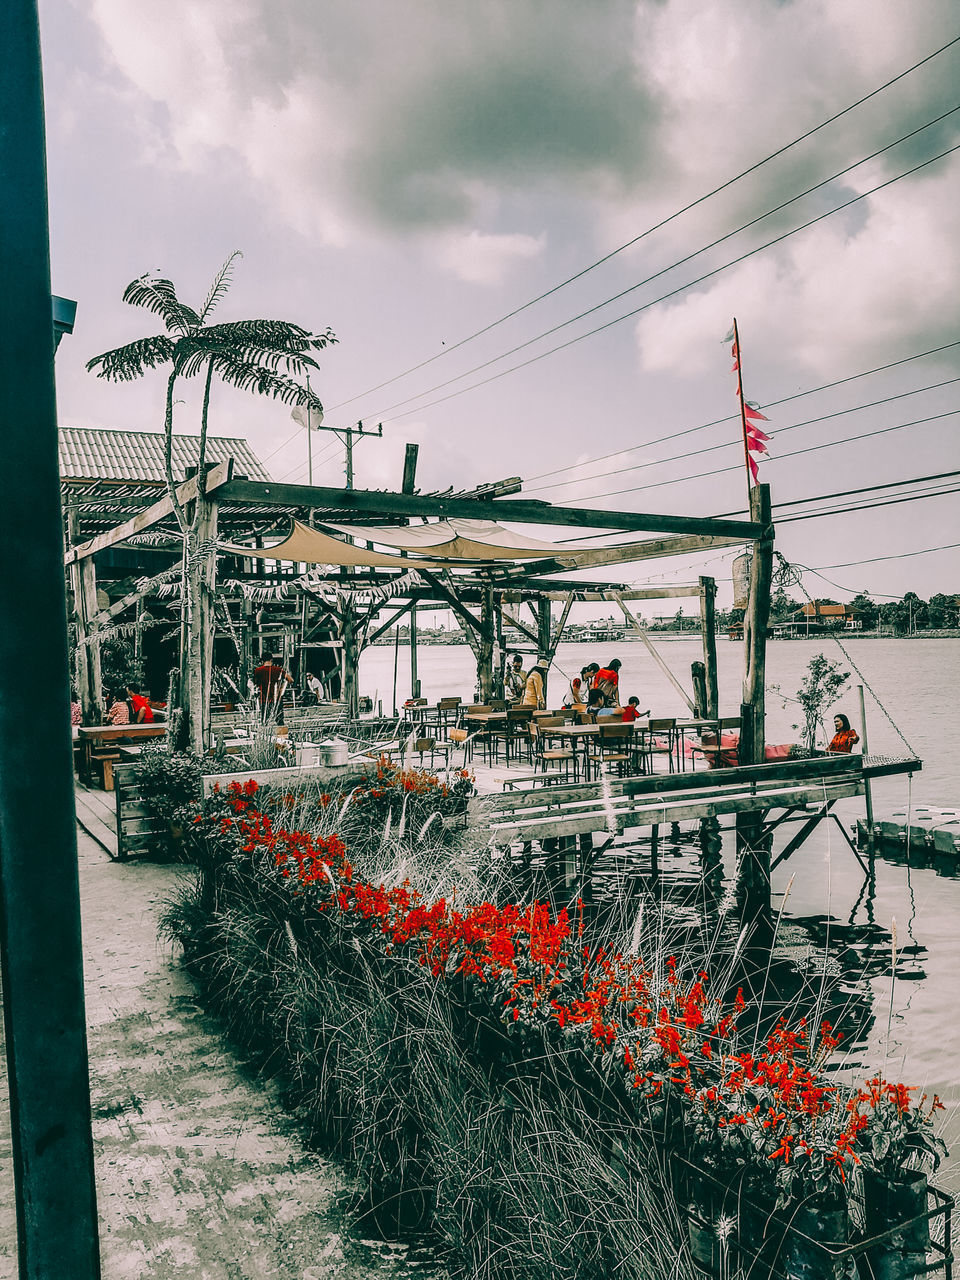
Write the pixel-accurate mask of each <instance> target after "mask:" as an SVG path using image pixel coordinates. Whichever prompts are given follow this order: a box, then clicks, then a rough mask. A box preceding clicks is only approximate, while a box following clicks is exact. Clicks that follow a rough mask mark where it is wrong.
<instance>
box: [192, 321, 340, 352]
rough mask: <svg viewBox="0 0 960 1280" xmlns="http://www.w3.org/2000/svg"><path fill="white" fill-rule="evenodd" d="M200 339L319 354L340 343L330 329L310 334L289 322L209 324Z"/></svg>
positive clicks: (216, 343) (219, 343) (222, 343)
mask: <svg viewBox="0 0 960 1280" xmlns="http://www.w3.org/2000/svg"><path fill="white" fill-rule="evenodd" d="M197 336H198V337H202V339H203V341H204V342H207V343H209V344H211V345H216V346H222V347H240V346H243V347H248V346H250V347H252V346H257V347H266V348H269V349H271V350H276V351H290V352H294V353H299V352H303V351H319V350H320V349H321V348H322V347H325V346H327V344H328V343H332V342H336V338H335V337H334V335H333V333H332V331H331V330H330V329H327V330H325V331H324V332H323V333H310V331H309V330H307V329H302V328H301V327H300V325H298V324H291V323H290V322H289V321H286V320H231V321H228V322H227V323H226V324H211V325H207V326H206V327H205V328H204V330H203V333H202V335H197Z"/></svg>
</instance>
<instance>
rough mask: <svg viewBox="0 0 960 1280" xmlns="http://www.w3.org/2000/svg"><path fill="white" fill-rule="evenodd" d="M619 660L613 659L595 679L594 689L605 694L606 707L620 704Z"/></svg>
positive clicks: (600, 669)
mask: <svg viewBox="0 0 960 1280" xmlns="http://www.w3.org/2000/svg"><path fill="white" fill-rule="evenodd" d="M621 666H622V663H621V662H620V659H619V658H611V660H610V661H609V662H608V663H607V665H606V666H605V667H600V668H599V669H598V671H597V674H596V675H595V676H594V678H593V687H594V689H599V690H600V692H601V693H602V694H603V699H604V705H605V706H607V707H616V706H619V704H620V691H619V685H620V667H621Z"/></svg>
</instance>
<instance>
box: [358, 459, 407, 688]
mask: <svg viewBox="0 0 960 1280" xmlns="http://www.w3.org/2000/svg"><path fill="white" fill-rule="evenodd" d="M419 452H420V446H419V445H418V444H408V445H407V447H406V449H405V451H404V456H403V484H402V486H401V489H400V492H401V493H413V491H414V488H415V486H416V482H417V455H418V454H419ZM348 456H350V455H349V454H348ZM410 697H411V698H419V697H420V673H419V671H418V670H417V606H416V605H415V604H411V606H410Z"/></svg>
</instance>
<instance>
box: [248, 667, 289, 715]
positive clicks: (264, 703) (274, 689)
mask: <svg viewBox="0 0 960 1280" xmlns="http://www.w3.org/2000/svg"><path fill="white" fill-rule="evenodd" d="M253 683H254V684H255V685H256V689H257V697H258V698H259V700H260V714H261V716H262V717H263V718H264V719H266V718H267V716H268V715H274V716H275V718H276V721H277V724H283V698H284V694H285V693H286V692H287V685H288V684H293V676H291V675H290V673H289V672H288V671H286V670H285V669H284V665H283V656H282V655H281V654H279V653H274V654H272V655H271V656H270V657H269V658H268V659H267V660H266V662H261V663H260V665H259V667H256V668H255V669H254V672H253Z"/></svg>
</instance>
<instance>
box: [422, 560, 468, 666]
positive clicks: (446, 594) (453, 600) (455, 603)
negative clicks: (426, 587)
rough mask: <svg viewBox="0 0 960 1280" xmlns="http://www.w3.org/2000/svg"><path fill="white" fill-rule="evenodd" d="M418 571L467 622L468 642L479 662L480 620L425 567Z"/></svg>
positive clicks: (462, 620)
mask: <svg viewBox="0 0 960 1280" xmlns="http://www.w3.org/2000/svg"><path fill="white" fill-rule="evenodd" d="M417 572H418V573H419V574H420V576H421V578H425V579H426V581H427V582H429V583H430V585H431V587H433V589H434V591H435V592H436V593H437V595H438V596H439V597H440V599H441V600H443V601H444V602H445V603H446V604H448V605H449V606H450V608H451V609H452V610H453V612H454V613H455V614H456V615H457V617H458V618H459V619H460V620H461V622H464V623H466V629H465V631H464V635H465V636H466V637H467V643H468V644H469V646H470V648H471V649H472V650H473V656H474V657H475V658H476V659H477V661H478V662H479V661H480V641H479V639H478V638H477V637H478V635H479V633H480V630H481V623H480V621H479V620H478V619H477V618H475V617H474V616H473V614H472V613H470V611H469V610H468V609H465V608H464V606H463V605H462V604H461V603H460V601H459V600H458V599H457V597H456V596H455V595H454V593H453V591H452V590H450V589H448V588H447V587H445V586H443V584H442V583H440V582H439V581H438V580H437V579H436V578H435V577H434V576H433V574H432V573H428V572H427V571H426V570H425V569H418V570H417Z"/></svg>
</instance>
